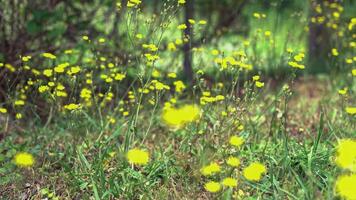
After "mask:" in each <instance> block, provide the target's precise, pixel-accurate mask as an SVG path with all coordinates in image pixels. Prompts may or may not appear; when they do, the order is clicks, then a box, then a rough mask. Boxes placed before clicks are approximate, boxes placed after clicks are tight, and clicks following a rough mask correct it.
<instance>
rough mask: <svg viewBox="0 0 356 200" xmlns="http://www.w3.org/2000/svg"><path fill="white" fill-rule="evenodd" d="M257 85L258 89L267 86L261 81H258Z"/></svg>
mask: <svg viewBox="0 0 356 200" xmlns="http://www.w3.org/2000/svg"><path fill="white" fill-rule="evenodd" d="M255 85H256V87H258V88H261V87H263V86H265V83H263V82H260V81H256V82H255Z"/></svg>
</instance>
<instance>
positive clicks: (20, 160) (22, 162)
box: [14, 152, 35, 167]
mask: <svg viewBox="0 0 356 200" xmlns="http://www.w3.org/2000/svg"><path fill="white" fill-rule="evenodd" d="M14 163H15V164H16V165H17V166H19V167H31V166H32V165H33V164H34V163H35V159H34V158H33V156H32V155H31V154H29V153H26V152H20V153H17V154H16V155H15V157H14Z"/></svg>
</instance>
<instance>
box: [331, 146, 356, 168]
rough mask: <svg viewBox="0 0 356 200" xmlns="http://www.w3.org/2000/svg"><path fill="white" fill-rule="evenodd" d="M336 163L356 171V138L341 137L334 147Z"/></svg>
mask: <svg viewBox="0 0 356 200" xmlns="http://www.w3.org/2000/svg"><path fill="white" fill-rule="evenodd" d="M336 150H337V156H336V158H335V162H336V164H337V165H338V166H339V167H341V168H343V169H348V170H351V171H352V172H356V140H352V139H342V140H340V141H339V144H338V145H337V147H336Z"/></svg>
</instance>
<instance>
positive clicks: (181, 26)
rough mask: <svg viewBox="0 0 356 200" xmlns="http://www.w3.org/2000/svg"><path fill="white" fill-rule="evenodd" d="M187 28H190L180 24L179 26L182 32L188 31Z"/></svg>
mask: <svg viewBox="0 0 356 200" xmlns="http://www.w3.org/2000/svg"><path fill="white" fill-rule="evenodd" d="M186 28H188V27H187V25H185V24H180V25H178V29H180V30H184V29H186Z"/></svg>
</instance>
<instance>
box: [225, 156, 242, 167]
mask: <svg viewBox="0 0 356 200" xmlns="http://www.w3.org/2000/svg"><path fill="white" fill-rule="evenodd" d="M226 163H227V164H228V165H230V166H231V167H238V166H239V165H240V163H241V161H240V159H238V158H236V157H234V156H230V157H229V158H228V159H227V160H226Z"/></svg>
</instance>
